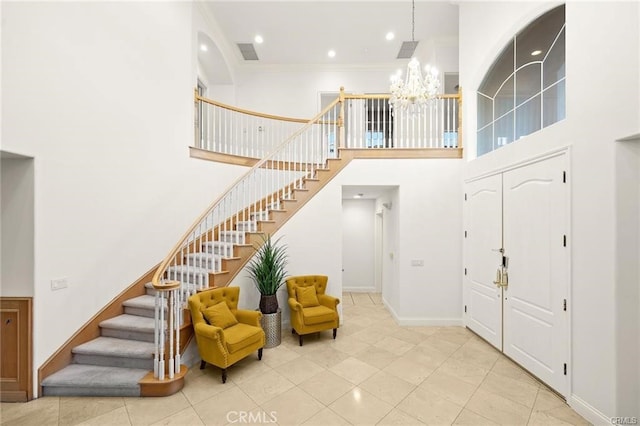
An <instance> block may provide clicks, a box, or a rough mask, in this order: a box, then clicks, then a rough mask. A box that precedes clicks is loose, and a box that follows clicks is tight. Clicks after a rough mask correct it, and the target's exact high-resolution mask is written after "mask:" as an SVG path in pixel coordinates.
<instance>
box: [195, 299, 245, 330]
mask: <svg viewBox="0 0 640 426" xmlns="http://www.w3.org/2000/svg"><path fill="white" fill-rule="evenodd" d="M202 315H204V317H205V319H206V320H207V321H208V322H209V324H211V325H215V326H216V327H220V328H228V327H231V326H234V325H236V324H238V320H237V319H236V317H235V315H233V313H232V312H231V310H229V307H228V306H227V302H225V301H222V302H220V303H216V304H215V305H213V306H209V307H208V308H204V309H202Z"/></svg>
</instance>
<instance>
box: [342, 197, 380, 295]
mask: <svg viewBox="0 0 640 426" xmlns="http://www.w3.org/2000/svg"><path fill="white" fill-rule="evenodd" d="M375 207H376V201H375V200H364V199H363V200H342V268H343V273H342V279H343V283H342V284H343V287H342V291H360V292H374V291H375V290H376V288H375V263H376V259H375V250H374V249H375Z"/></svg>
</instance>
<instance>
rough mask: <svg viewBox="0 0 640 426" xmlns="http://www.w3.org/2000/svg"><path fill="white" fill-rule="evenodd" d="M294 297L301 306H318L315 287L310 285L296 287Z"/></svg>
mask: <svg viewBox="0 0 640 426" xmlns="http://www.w3.org/2000/svg"><path fill="white" fill-rule="evenodd" d="M296 299H298V303H300V304H301V305H302V307H303V308H308V307H310V306H318V305H319V304H320V302H318V296H317V295H316V287H315V286H313V285H311V286H308V287H296Z"/></svg>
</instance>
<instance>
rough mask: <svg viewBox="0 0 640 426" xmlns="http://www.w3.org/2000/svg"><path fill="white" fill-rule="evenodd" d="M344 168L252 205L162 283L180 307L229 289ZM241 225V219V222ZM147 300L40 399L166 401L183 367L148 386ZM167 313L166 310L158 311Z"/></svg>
mask: <svg viewBox="0 0 640 426" xmlns="http://www.w3.org/2000/svg"><path fill="white" fill-rule="evenodd" d="M350 160H351V156H350V155H349V154H345V155H344V156H343V158H342V159H329V160H327V161H326V167H325V168H318V169H315V170H314V173H313V176H311V177H304V178H302V179H301V180H299V181H298V182H299V183H298V184H297V186H298V187H291V186H290V185H288V186H287V188H286V191H278V193H280V194H285V195H284V198H278V199H276V200H275V201H272V200H273V198H272V197H267V198H265V199H264V200H262V201H261V202H260V203H258V204H259V205H261V206H264V209H261V210H256V211H253V212H251V213H250V214H247V216H246V218H247V219H248V220H238V216H237V215H236V216H235V217H232V218H228V219H227V220H226V221H224V224H225V227H228V228H232V229H220V226H218V227H216V228H215V229H214V231H213V232H211V233H210V234H211V235H212V239H211V240H207V239H206V238H204V239H203V240H202V241H200V244H195V245H194V244H193V242H192V243H191V244H190V249H189V250H188V253H185V255H184V256H181V260H180V261H179V262H176V264H174V265H171V266H169V267H168V268H167V269H166V272H165V279H166V280H169V281H180V283H181V293H182V297H183V301H184V300H185V299H186V297H188V295H189V294H191V293H193V292H195V291H196V290H197V289H203V288H209V287H214V286H215V287H223V286H226V285H229V284H230V283H231V281H232V280H233V278H234V277H235V276H236V275H237V274H238V273H239V272H240V271H241V270H242V268H243V267H244V265H245V264H246V263H247V262H248V261H249V259H250V258H251V256H252V255H253V253H254V252H255V248H254V246H255V245H256V244H259V243H260V242H262V236H263V235H265V234H271V233H274V232H276V231H277V230H278V229H279V228H280V227H281V226H282V225H284V223H286V222H287V220H289V218H291V217H292V216H293V215H294V214H295V213H296V212H297V211H298V210H300V209H301V208H302V206H304V205H305V204H306V202H307V201H309V200H310V199H311V198H312V197H313V196H314V195H315V194H316V193H318V192H319V191H320V190H321V189H322V188H323V187H324V186H325V185H326V184H327V183H328V182H329V181H330V180H331V179H332V178H333V177H335V176H336V175H337V174H338V173H339V172H340V171H341V170H342V169H343V168H344V167H345V166H346V165H347V164H348V163H349V162H350ZM243 219H244V218H243ZM145 289H146V290H145V291H146V294H144V295H141V296H137V297H134V298H130V299H128V300H126V301H124V302H123V303H122V312H123V313H122V314H120V315H117V316H114V317H112V318H109V319H106V320H103V321H101V322H100V323H99V327H100V336H99V337H97V338H95V339H93V340H90V341H88V342H86V343H82V344H80V345H78V346H75V347H73V349H72V350H71V352H72V362H71V364H69V365H67V366H66V367H64V368H62V369H61V370H59V371H57V372H55V373H54V374H52V375H50V376H48V377H46V378H45V379H44V380H42V382H41V386H42V395H45V396H161V395H170V394H172V393H174V392H177V391H178V390H180V389H181V388H182V386H183V379H184V374H185V373H186V368H185V367H184V366H183V368H182V369H181V371H180V372H178V373H177V375H176V378H175V379H174V380H173V381H171V385H169V386H166V385H164V386H163V383H164V382H165V381H166V380H165V381H158V380H157V379H154V378H153V369H154V360H153V354H154V351H155V345H154V322H155V320H154V307H155V293H156V291H155V289H154V286H153V285H152V283H147V284H146V285H145ZM165 313H166V308H165ZM184 314H185V315H184V321H185V322H184V323H183V325H182V330H183V332H184V333H183V337H182V341H183V343H184V345H185V346H186V343H187V340H188V337H189V336H190V334H191V333H192V328H191V326H190V317H189V314H188V312H187V311H184Z"/></svg>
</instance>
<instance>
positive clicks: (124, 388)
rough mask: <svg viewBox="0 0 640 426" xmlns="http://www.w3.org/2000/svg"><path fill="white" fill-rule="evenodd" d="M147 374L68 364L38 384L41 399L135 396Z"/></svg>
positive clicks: (131, 370)
mask: <svg viewBox="0 0 640 426" xmlns="http://www.w3.org/2000/svg"><path fill="white" fill-rule="evenodd" d="M148 373H149V370H143V369H136V368H119V367H103V366H99V365H83V364H70V365H68V366H66V367H65V368H63V369H62V370H60V371H58V372H56V373H54V374H52V375H51V376H49V377H47V378H46V379H44V380H43V381H42V386H43V388H44V394H45V395H76V396H82V395H87V396H90V395H95V396H107V395H112V396H139V395H140V385H138V382H139V381H140V380H141V379H142V378H143V377H144V376H146V375H147V374H148Z"/></svg>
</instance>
